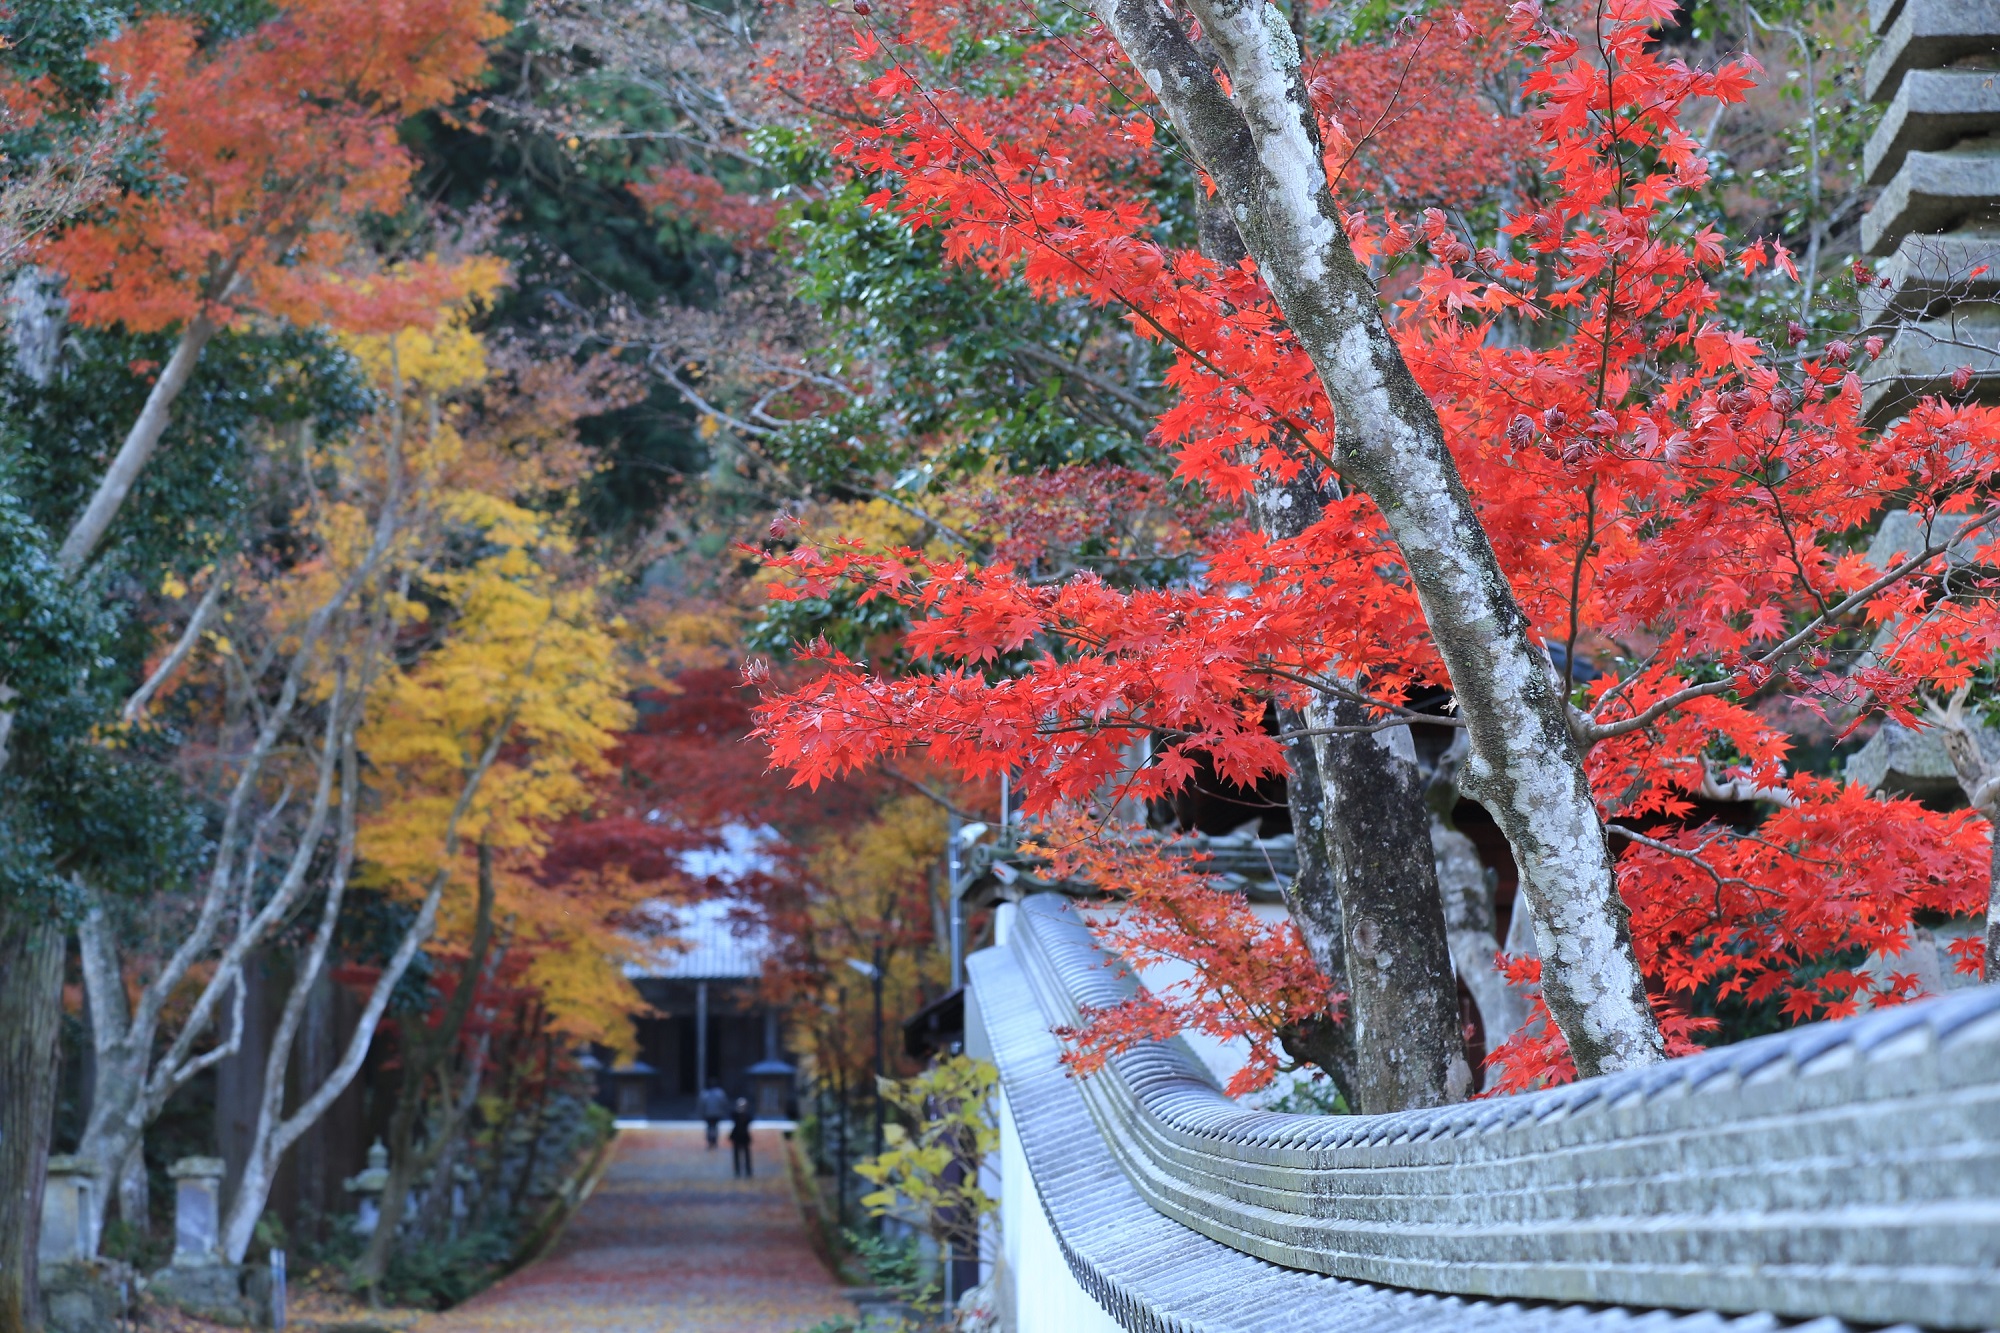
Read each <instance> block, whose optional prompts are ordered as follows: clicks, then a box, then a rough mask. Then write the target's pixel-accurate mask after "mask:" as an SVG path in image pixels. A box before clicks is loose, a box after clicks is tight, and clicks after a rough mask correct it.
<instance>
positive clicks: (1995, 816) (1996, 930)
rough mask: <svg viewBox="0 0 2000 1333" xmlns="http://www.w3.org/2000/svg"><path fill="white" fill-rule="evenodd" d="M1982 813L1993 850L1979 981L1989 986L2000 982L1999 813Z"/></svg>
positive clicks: (1987, 881)
mask: <svg viewBox="0 0 2000 1333" xmlns="http://www.w3.org/2000/svg"><path fill="white" fill-rule="evenodd" d="M1984 813H1985V815H1986V827H1987V829H1988V830H1989V831H1990V832H1991V834H1992V840H1993V850H1992V852H1991V853H1990V854H1989V859H1988V861H1987V872H1986V962H1985V964H1984V965H1983V966H1982V968H1981V970H1980V974H1979V979H1980V980H1981V981H1984V982H1986V983H1987V984H1988V985H1991V984H1993V983H1994V982H2000V813H1996V812H1994V811H1991V810H1988V811H1986V812H1984Z"/></svg>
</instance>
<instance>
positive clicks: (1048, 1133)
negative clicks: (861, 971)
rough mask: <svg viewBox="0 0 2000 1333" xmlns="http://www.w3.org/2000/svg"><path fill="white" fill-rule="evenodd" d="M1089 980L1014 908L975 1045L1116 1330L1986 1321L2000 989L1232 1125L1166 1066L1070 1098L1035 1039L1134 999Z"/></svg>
mask: <svg viewBox="0 0 2000 1333" xmlns="http://www.w3.org/2000/svg"><path fill="white" fill-rule="evenodd" d="M1104 962H1105V959H1104V956H1103V955H1102V954H1101V953H1100V952H1099V951H1098V949H1097V947H1096V945H1095V944H1094V942H1093V941H1092V940H1091V939H1090V937H1089V934H1088V932H1087V931H1086V930H1085V929H1084V928H1083V927H1082V925H1081V924H1080V923H1079V922H1078V921H1077V920H1076V918H1075V916H1074V914H1073V913H1071V912H1069V911H1067V910H1066V908H1065V905H1064V903H1063V900H1061V899H1059V898H1056V897H1055V896H1053V895H1042V896H1038V897H1036V898H1031V899H1029V900H1027V901H1026V902H1024V903H1023V904H1022V905H1021V907H1020V909H1019V915H1018V917H1017V920H1016V924H1015V926H1014V929H1013V936H1012V939H1011V942H1010V944H1009V946H1008V947H1006V948H1004V949H995V950H988V951H986V952H984V953H982V954H979V955H976V956H975V957H974V958H973V959H972V960H971V970H972V976H973V994H974V998H975V1001H976V1005H975V1007H976V1011H977V1018H976V1020H975V1022H974V1028H975V1031H976V1032H978V1033H979V1034H981V1035H980V1036H979V1037H975V1046H977V1045H978V1044H980V1043H981V1042H982V1041H983V1043H984V1044H985V1045H986V1046H988V1047H989V1048H990V1050H991V1053H992V1055H993V1058H994V1059H995V1061H996V1063H998V1064H999V1066H1000V1068H1001V1073H1002V1078H1003V1080H1004V1081H1005V1084H1006V1087H1007V1094H1008V1103H1009V1106H1010V1108H1011V1109H1012V1111H1013V1114H1014V1117H1015V1123H1016V1125H1017V1126H1018V1128H1019V1132H1020V1134H1021V1137H1022V1140H1023V1148H1024V1151H1025V1152H1026V1154H1027V1157H1028V1160H1029V1162H1030V1163H1031V1165H1032V1166H1033V1170H1034V1175H1035V1181H1036V1185H1037V1187H1038V1189H1039V1191H1040V1193H1041V1198H1042V1202H1043V1205H1044V1207H1045V1209H1046V1211H1047V1213H1048V1216H1049V1220H1050V1223H1051V1225H1052V1227H1053V1228H1054V1230H1055V1232H1056V1234H1057V1236H1058V1238H1059V1240H1060V1243H1061V1245H1062V1247H1063V1249H1064V1253H1065V1256H1066V1257H1067V1258H1068V1260H1069V1262H1070V1266H1071V1268H1072V1270H1073V1271H1074V1272H1075V1274H1076V1276H1077V1279H1078V1281H1079V1282H1080V1283H1081V1284H1082V1285H1083V1286H1084V1287H1085V1288H1086V1289H1087V1290H1089V1291H1091V1292H1092V1294H1093V1295H1095V1296H1096V1297H1097V1298H1098V1300H1099V1301H1100V1302H1101V1303H1103V1304H1104V1305H1105V1307H1106V1308H1107V1309H1109V1310H1111V1311H1112V1312H1113V1313H1114V1315H1116V1316H1117V1317H1118V1319H1119V1320H1120V1322H1121V1323H1123V1324H1124V1325H1125V1326H1126V1327H1129V1328H1134V1329H1183V1328H1185V1329H1194V1328H1202V1329H1216V1330H1228V1329H1246V1330H1247V1329H1253V1328H1260V1327H1284V1328H1288V1329H1299V1330H1313V1329H1328V1330H1331V1329H1342V1328H1367V1329H1385V1330H1387V1329H1400V1328H1420V1327H1423V1328H1430V1327H1439V1328H1444V1327H1450V1328H1474V1327H1477V1328H1480V1329H1492V1330H1498V1331H1504V1333H1511V1331H1512V1330H1517V1329H1522V1330H1525V1329H1544V1328H1573V1327H1586V1326H1587V1327H1590V1328H1593V1329H1595V1328H1624V1327H1637V1326H1640V1325H1644V1326H1646V1327H1660V1328H1674V1329H1676V1330H1680V1329H1687V1330H1693V1329H1697V1328H1700V1329H1707V1328H1731V1329H1745V1330H1747V1329H1752V1328H1769V1327H1774V1326H1775V1324H1776V1316H1778V1315H1785V1316H1791V1317H1794V1318H1813V1317H1816V1316H1817V1317H1820V1322H1816V1323H1815V1324H1814V1325H1813V1326H1812V1327H1813V1328H1814V1330H1815V1333H1820V1330H1834V1329H1839V1328H1842V1327H1845V1326H1844V1325H1842V1324H1840V1323H1838V1322H1837V1320H1839V1319H1848V1320H1853V1321H1855V1322H1856V1323H1860V1324H1890V1323H1895V1322H1897V1321H1907V1322H1909V1323H1913V1324H1923V1325H1929V1326H1934V1327H1940V1328H1984V1327H1992V1326H1995V1325H2000V1267H1996V1266H2000V990H1996V989H1995V988H1991V987H1988V988H1981V989H1978V990H1973V991H1967V992H1961V993H1959V994H1956V995H1954V996H1951V997H1949V998H1947V999H1943V1000H1935V1001H1928V1002H1925V1003H1922V1004H1917V1005H1910V1006H1905V1007H1903V1008H1901V1009H1896V1010H1889V1011H1884V1012H1881V1013H1878V1014H1874V1015H1871V1016H1868V1017H1865V1018H1859V1019H1852V1020H1849V1021H1847V1022H1844V1023H1838V1024H1818V1025H1814V1026H1811V1027H1806V1028H1800V1029H1797V1030H1795V1031H1793V1032H1788V1033H1783V1034H1779V1035H1777V1036H1774V1037H1768V1038H1762V1039H1758V1040H1755V1041H1750V1042H1744V1043H1741V1044H1739V1045H1736V1046H1731V1047H1727V1048H1724V1049H1721V1050H1718V1051H1714V1052H1711V1053H1709V1054H1706V1055H1702V1056H1697V1057H1693V1058H1690V1059H1686V1060H1678V1061H1674V1062H1671V1063H1669V1064H1666V1065H1661V1066H1655V1067H1653V1068H1650V1069H1645V1070H1639V1071H1633V1072H1631V1073H1627V1074H1621V1075H1612V1076H1608V1077H1605V1078H1598V1079H1590V1080H1585V1081H1582V1082H1579V1083H1577V1084H1574V1085H1572V1086H1570V1087H1568V1088H1562V1089H1556V1090H1552V1091H1548V1092H1543V1093H1536V1094H1531V1095H1528V1096H1522V1097H1514V1098H1508V1099H1504V1100H1493V1101H1486V1102H1475V1103H1469V1104H1465V1105H1460V1106H1453V1107H1442V1108H1437V1109H1433V1110H1426V1111H1412V1112H1405V1113H1401V1114H1398V1115H1391V1116H1344V1117H1308V1116H1286V1115H1275V1114H1270V1113H1265V1112H1255V1111H1248V1110H1245V1109H1243V1108H1242V1107H1240V1106H1238V1105H1237V1104H1236V1103H1234V1102H1231V1101H1229V1100H1228V1099H1227V1098H1224V1097H1223V1096H1222V1094H1221V1093H1220V1092H1218V1091H1217V1090H1216V1089H1215V1087H1214V1086H1213V1084H1212V1083H1211V1082H1210V1081H1209V1080H1208V1078H1207V1076H1206V1075H1205V1074H1204V1073H1203V1071H1202V1070H1201V1069H1200V1068H1199V1067H1198V1066H1197V1064H1196V1063H1195V1062H1194V1061H1193V1060H1192V1058H1191V1057H1190V1056H1188V1054H1187V1053H1186V1052H1185V1051H1184V1050H1182V1049H1181V1048H1180V1047H1179V1045H1178V1044H1176V1043H1155V1044H1150V1045H1148V1046H1145V1047H1142V1048H1140V1049H1138V1050H1135V1051H1133V1052H1130V1053H1129V1054H1127V1055H1125V1056H1121V1057H1118V1058H1117V1059H1116V1060H1114V1061H1113V1063H1112V1065H1111V1067H1110V1068H1109V1069H1107V1070H1106V1071H1105V1072H1104V1073H1103V1074H1100V1075H1098V1076H1095V1077H1093V1078H1091V1079H1088V1080H1084V1081H1082V1082H1077V1081H1074V1080H1070V1079H1068V1078H1066V1077H1065V1076H1064V1075H1063V1074H1062V1073H1061V1072H1060V1069H1059V1068H1058V1066H1057V1064H1056V1055H1057V1051H1056V1045H1055V1041H1054V1038H1052V1037H1051V1036H1049V1034H1048V1028H1049V1027H1050V1026H1051V1025H1052V1024H1055V1023H1059V1022H1068V1021H1073V1020H1074V1017H1075V1014H1076V1010H1077V1006H1078V1005H1079V1004H1099V1005H1101V1004H1105V1003H1108V1002H1111V1001H1112V1000H1114V999H1116V998H1118V997H1119V996H1120V995H1122V994H1123V993H1125V987H1127V986H1129V984H1130V983H1129V982H1123V981H1121V980H1120V979H1119V976H1118V974H1117V973H1116V972H1115V971H1114V970H1112V969H1109V968H1107V967H1105V966H1104V965H1103V964H1104ZM1418 1288H1423V1289H1428V1290H1429V1292H1430V1293H1434V1294H1425V1293H1424V1292H1422V1291H1418V1290H1414V1289H1418ZM1703 1307H1712V1311H1713V1312H1711V1313H1705V1314H1703V1313H1696V1314H1687V1313H1670V1312H1669V1311H1672V1310H1679V1311H1687V1310H1689V1309H1690V1308H1694V1309H1700V1308H1703ZM1274 1318H1275V1319H1276V1320H1277V1322H1276V1323H1272V1322H1271V1320H1272V1319H1274Z"/></svg>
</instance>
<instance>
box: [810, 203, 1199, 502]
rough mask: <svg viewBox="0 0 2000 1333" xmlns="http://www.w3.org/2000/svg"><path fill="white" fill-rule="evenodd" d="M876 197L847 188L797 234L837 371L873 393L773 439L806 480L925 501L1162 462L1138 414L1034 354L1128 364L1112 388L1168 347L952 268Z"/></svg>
mask: <svg viewBox="0 0 2000 1333" xmlns="http://www.w3.org/2000/svg"><path fill="white" fill-rule="evenodd" d="M865 193H866V190H865V188H864V187H863V186H861V185H859V184H850V185H848V186H847V187H845V188H844V189H842V190H840V191H838V192H837V193H835V194H833V195H831V196H830V197H829V198H827V199H825V200H823V201H820V202H815V203H811V204H806V205H803V206H800V207H799V208H798V209H797V210H796V212H795V213H794V215H793V216H792V217H791V219H790V220H789V221H788V223H787V224H786V227H785V231H786V234H787V236H788V238H789V240H790V242H791V245H792V266H793V270H794V273H795V277H796V285H797V294H798V296H799V297H800V299H802V300H804V301H805V302H806V303H808V304H809V305H812V306H814V307H816V308H817V309H818V311H819V313H820V316H821V318H822V319H823V320H825V321H826V322H827V324H828V325H829V327H830V328H831V330H832V331H833V333H834V335H835V336H834V337H833V339H832V340H831V342H830V343H829V345H828V346H827V347H826V348H824V349H822V350H823V352H824V354H825V355H826V356H827V358H828V362H829V368H830V370H831V372H832V373H833V374H834V375H835V376H836V377H839V378H842V379H843V380H846V381H848V382H850V383H852V384H856V385H866V386H867V387H866V388H865V390H861V391H860V393H859V397H858V398H857V399H856V400H855V401H853V402H851V403H848V404H846V405H845V406H843V407H841V408H840V409H838V410H836V411H833V412H830V413H827V414H824V415H820V416H815V417H812V418H811V419H809V420H807V421H805V422H802V423H801V424H800V425H798V426H795V427H793V428H792V429H791V430H790V431H788V432H786V434H785V435H784V436H783V437H781V438H780V439H779V440H777V441H776V442H774V444H773V446H772V452H773V454H774V455H775V456H776V457H777V458H778V459H779V460H780V461H782V462H783V463H784V464H785V465H786V467H787V468H788V469H789V470H790V471H791V472H792V474H793V475H794V476H795V477H797V478H798V479H799V480H801V481H803V482H807V483H809V484H811V485H813V486H815V487H817V488H819V489H822V490H826V491H830V492H832V493H835V494H843V493H844V494H850V495H852V494H865V493H867V492H868V491H870V490H872V489H873V488H874V487H875V486H877V485H878V484H880V481H881V479H893V480H891V481H890V482H889V486H890V489H892V490H896V491H902V492H906V493H911V494H921V493H924V492H928V491H932V490H936V489H940V488H942V487H943V486H944V485H946V484H948V483H950V482H952V481H956V480H958V479H961V478H963V477H965V476H967V475H970V474H973V473H977V472H980V471H982V470H984V469H985V468H987V467H990V466H997V467H1000V468H1003V469H1005V470H1007V471H1010V472H1015V473H1028V472H1035V471H1039V470H1041V469H1043V468H1049V467H1059V466H1064V465H1070V464H1078V463H1120V464H1124V465H1127V466H1133V467H1145V466H1158V465H1159V462H1160V459H1159V455H1158V451H1156V450H1149V449H1147V448H1145V447H1144V436H1145V429H1146V425H1145V421H1144V420H1143V419H1142V417H1141V416H1140V415H1139V414H1135V413H1133V412H1132V411H1131V410H1130V409H1129V408H1125V409H1124V410H1122V411H1121V410H1118V408H1116V407H1113V406H1112V405H1111V403H1110V402H1109V401H1107V400H1106V399H1105V398H1104V397H1103V396H1102V395H1099V394H1092V393H1087V392H1082V391H1080V390H1079V383H1080V382H1079V381H1077V380H1075V379H1072V378H1070V377H1066V376H1065V375H1063V374H1062V373H1061V372H1060V371H1059V370H1058V369H1057V368H1055V367H1052V366H1049V365H1046V364H1044V363H1040V362H1037V361H1034V360H1031V359H1030V356H1031V355H1032V353H1028V352H1024V349H1030V348H1032V349H1035V350H1036V352H1039V353H1043V354H1054V355H1055V356H1058V357H1060V358H1062V359H1063V360H1065V361H1069V362H1071V363H1074V364H1077V365H1078V366H1079V367H1080V368H1081V369H1082V370H1083V371H1084V372H1086V373H1088V372H1090V371H1091V367H1092V364H1093V358H1096V359H1103V358H1107V357H1116V358H1117V359H1118V360H1119V361H1120V362H1121V363H1122V364H1120V365H1118V366H1115V367H1105V366H1100V367H1099V369H1100V370H1107V371H1108V372H1109V373H1108V374H1106V375H1104V376H1102V377H1103V378H1110V379H1116V378H1124V377H1125V376H1124V374H1123V372H1124V371H1125V370H1126V369H1127V367H1128V366H1130V365H1134V364H1136V365H1139V366H1143V367H1145V368H1147V369H1148V370H1149V371H1150V369H1151V368H1152V367H1153V366H1154V365H1155V363H1156V361H1157V359H1158V358H1159V356H1160V353H1159V352H1158V350H1157V349H1156V348H1153V347H1152V346H1150V345H1148V344H1144V343H1142V342H1140V341H1139V340H1138V339H1136V338H1135V337H1134V336H1133V335H1131V334H1130V332H1129V331H1128V330H1126V329H1124V328H1123V327H1122V326H1121V325H1120V324H1119V322H1118V320H1117V316H1116V314H1115V313H1114V312H1109V311H1105V310H1101V309H1093V308H1091V307H1089V306H1087V305H1085V304H1082V303H1080V302H1079V303H1070V302H1065V303H1061V304H1056V303H1051V302H1045V301H1038V300H1036V299H1034V298H1033V297H1032V296H1030V295H1028V294H1026V293H1025V292H1023V291H1021V290H1019V289H1018V287H1016V286H1013V285H1011V284H1010V285H1001V284H996V283H993V282H990V281H988V280H987V279H985V278H984V277H983V276H981V275H979V274H977V273H973V272H970V271H968V270H966V269H964V268H962V267H958V266H953V265H947V264H946V263H945V262H944V259H943V256H942V254H941V252H940V249H939V241H938V239H937V237H936V235H935V234H934V233H932V232H930V231H921V232H913V231H911V230H910V229H909V228H908V227H907V226H905V225H903V224H902V223H900V222H899V221H897V220H896V219H895V218H894V217H893V216H891V215H889V214H885V213H878V212H876V211H875V210H873V209H870V208H869V207H868V206H867V204H866V203H864V202H863V200H864V197H865ZM1146 378H1149V379H1150V378H1152V376H1150V375H1148V376H1146ZM1120 406H1122V405H1120Z"/></svg>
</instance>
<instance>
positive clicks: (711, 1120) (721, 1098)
mask: <svg viewBox="0 0 2000 1333" xmlns="http://www.w3.org/2000/svg"><path fill="white" fill-rule="evenodd" d="M728 1114H729V1094H728V1093H726V1092H724V1091H723V1090H722V1085H721V1084H720V1083H711V1084H709V1085H708V1086H707V1087H706V1088H703V1089H702V1090H701V1122H702V1123H703V1124H704V1125H706V1126H708V1146H709V1147H710V1148H711V1149H713V1148H714V1147H715V1143H716V1138H717V1136H718V1130H719V1129H720V1127H721V1125H722V1117H724V1116H726V1115H728Z"/></svg>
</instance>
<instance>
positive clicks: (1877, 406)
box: [1861, 304, 2000, 427]
mask: <svg viewBox="0 0 2000 1333" xmlns="http://www.w3.org/2000/svg"><path fill="white" fill-rule="evenodd" d="M1961 367H1970V368H1971V370H1972V380H1971V383H1970V384H1969V385H1968V386H1967V388H1966V392H1967V393H1969V394H1970V396H1971V397H1972V398H1973V399H1974V400H1975V401H1978V402H1982V403H1995V402H2000V307H1996V306H1991V305H1983V304H1981V305H1970V306H1964V305H1962V306H1959V307H1958V308H1957V309H1955V310H1954V311H1953V312H1952V313H1951V315H1950V316H1949V317H1947V318H1945V319H1936V320H1925V321H1922V322H1921V323H1915V324H1909V325H1906V326H1904V328H1903V329H1902V331H1901V332H1899V333H1898V334H1897V335H1896V336H1895V338H1894V339H1893V340H1892V341H1891V342H1890V343H1889V345H1888V346H1887V347H1885V348H1883V349H1882V355H1881V356H1879V357H1877V358H1876V359H1875V361H1874V362H1873V364H1871V365H1869V366H1867V367H1865V368H1864V369H1863V370H1862V372H1861V377H1862V390H1861V412H1862V418H1863V420H1864V421H1866V422H1867V424H1868V425H1870V426H1878V427H1879V426H1883V425H1886V424H1888V423H1889V422H1890V421H1893V420H1895V419H1896V418H1897V417H1899V416H1901V415H1902V414H1903V413H1905V412H1908V411H1909V410H1910V408H1911V407H1912V406H1914V405H1915V403H1916V401H1917V399H1919V398H1922V397H1924V396H1926V395H1928V394H1941V395H1946V396H1949V397H1951V398H1953V399H1957V398H1958V397H1960V395H1959V394H1957V393H1954V392H1953V390H1952V387H1951V377H1952V375H1953V374H1954V373H1955V372H1956V371H1958V370H1959V369H1960V368H1961Z"/></svg>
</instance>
